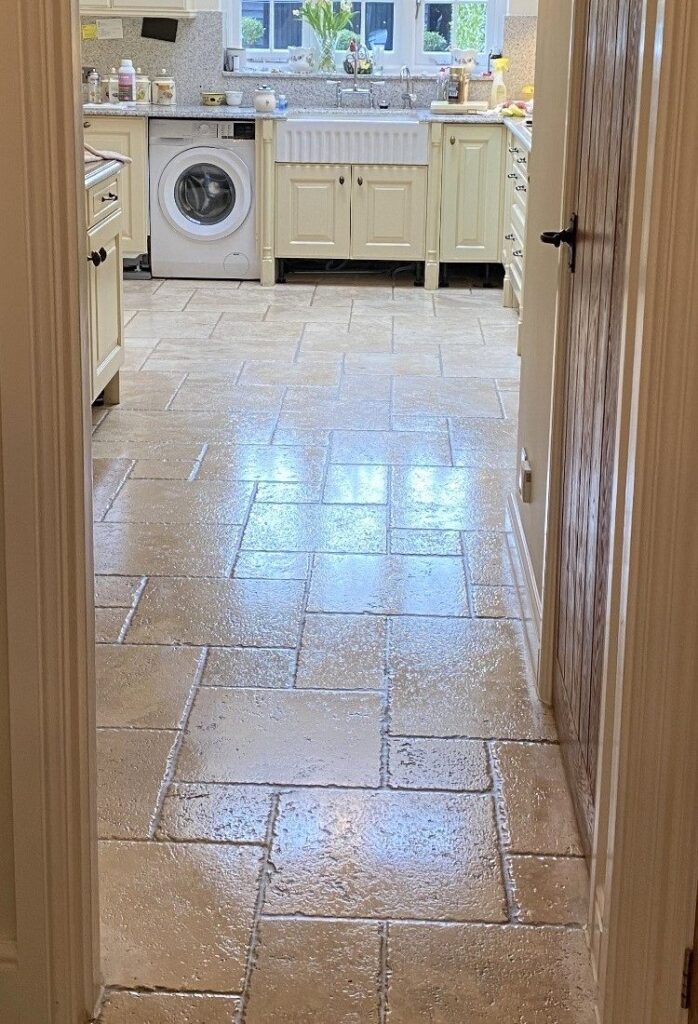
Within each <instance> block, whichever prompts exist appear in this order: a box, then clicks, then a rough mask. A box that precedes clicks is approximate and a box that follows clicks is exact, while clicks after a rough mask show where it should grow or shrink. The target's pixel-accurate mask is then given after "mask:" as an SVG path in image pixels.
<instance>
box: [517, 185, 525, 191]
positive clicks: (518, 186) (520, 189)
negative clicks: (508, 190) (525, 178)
mask: <svg viewBox="0 0 698 1024" xmlns="http://www.w3.org/2000/svg"><path fill="white" fill-rule="evenodd" d="M516 191H517V192H525V191H526V186H525V185H517V186H516Z"/></svg>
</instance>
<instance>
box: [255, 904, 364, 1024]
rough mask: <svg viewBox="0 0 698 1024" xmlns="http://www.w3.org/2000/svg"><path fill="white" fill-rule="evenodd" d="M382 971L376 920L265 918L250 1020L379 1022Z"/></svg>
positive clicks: (264, 1023)
mask: <svg viewBox="0 0 698 1024" xmlns="http://www.w3.org/2000/svg"><path fill="white" fill-rule="evenodd" d="M379 973H380V930H379V925H377V924H359V923H354V922H348V921H347V922H345V921H300V920H299V921H271V920H263V921H262V922H261V923H260V926H259V947H258V950H257V962H256V965H255V969H254V972H253V974H252V984H251V986H250V997H249V1003H248V1006H247V1013H246V1016H245V1020H246V1024H380V1021H381V1020H382V1018H381V1014H380V1009H379V1007H380V996H379V990H378V985H379Z"/></svg>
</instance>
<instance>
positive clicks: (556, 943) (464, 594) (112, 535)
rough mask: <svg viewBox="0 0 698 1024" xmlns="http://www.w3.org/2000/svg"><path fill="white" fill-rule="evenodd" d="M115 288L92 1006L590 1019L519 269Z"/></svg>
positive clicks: (179, 1019)
mask: <svg viewBox="0 0 698 1024" xmlns="http://www.w3.org/2000/svg"><path fill="white" fill-rule="evenodd" d="M125 292H126V304H127V308H128V310H129V313H128V324H127V329H126V330H127V342H126V344H127V366H126V369H125V371H124V372H123V381H122V395H123V401H122V403H121V405H120V406H119V407H118V408H112V409H105V408H96V409H95V410H94V424H95V429H94V438H93V444H94V448H93V454H94V484H95V505H94V508H95V564H96V570H97V577H96V597H97V610H96V615H97V639H98V647H97V672H98V725H99V737H98V750H99V833H100V871H101V885H102V918H103V923H102V928H103V933H102V934H103V968H104V975H105V981H106V985H107V989H106V997H105V1002H104V1007H103V1010H102V1016H101V1017H100V1021H101V1022H102V1024H386V1022H387V1021H388V1020H390V1022H391V1024H456V1022H459V1021H463V1022H465V1021H468V1022H469V1021H473V1022H474V1021H477V1022H478V1024H591V1022H592V1021H593V1019H594V1018H593V1013H592V1010H591V992H592V981H591V976H590V972H589V965H588V957H587V953H586V945H585V941H584V936H583V932H582V930H581V926H582V924H583V923H584V921H585V917H586V903H587V884H588V883H587V876H586V868H585V864H584V860H583V858H582V857H581V847H580V844H579V837H578V835H577V830H576V827H575V823H574V815H573V812H572V806H571V802H570V798H569V794H568V791H567V788H566V784H565V778H564V774H563V771H562V762H561V758H560V751H559V747H558V744H557V736H556V732H555V725H554V722H553V719H552V716H551V714H550V712H549V711H548V710H547V709H546V708H544V707H542V706H541V705H540V704H539V703H538V702H537V700H536V697H535V693H534V690H533V687H532V680H531V676H530V670H529V666H528V663H527V657H526V648H525V643H524V623H523V622H522V618H521V605H520V600H519V592H518V589H517V578H518V576H517V566H516V562H515V556H514V554H513V548H512V544H511V535H510V532H509V531H510V526H509V523H508V520H507V514H506V498H507V494H508V492H509V491H510V490H511V488H512V486H513V483H514V478H513V466H514V460H515V447H516V422H515V418H514V417H515V415H516V399H517V389H518V370H519V367H518V357H517V356H516V317H515V316H514V315H513V314H512V313H511V311H509V310H504V309H503V308H502V306H501V293H500V292H498V291H497V290H491V291H489V290H484V289H482V288H480V287H478V286H477V284H476V283H473V284H472V285H469V284H465V285H463V286H457V287H452V288H449V289H448V291H445V290H444V291H442V292H439V293H438V294H437V295H436V296H433V295H431V294H430V293H427V292H425V291H424V290H423V289H419V288H414V287H412V286H411V285H409V284H403V285H399V284H396V283H395V281H393V280H392V279H391V278H390V277H389V276H386V277H380V276H375V277H364V278H358V279H350V278H347V277H342V276H335V277H324V278H322V279H317V280H313V279H310V278H305V279H298V280H296V281H294V282H293V283H290V284H288V285H283V286H281V285H278V286H276V287H274V288H271V289H262V288H261V287H259V286H258V285H255V284H241V285H239V284H238V283H236V282H217V283H207V282H195V281H165V282H158V281H152V282H138V283H135V282H130V281H127V282H126V286H125Z"/></svg>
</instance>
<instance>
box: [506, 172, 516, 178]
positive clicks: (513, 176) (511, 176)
mask: <svg viewBox="0 0 698 1024" xmlns="http://www.w3.org/2000/svg"><path fill="white" fill-rule="evenodd" d="M507 178H518V174H517V173H516V171H512V173H511V174H507Z"/></svg>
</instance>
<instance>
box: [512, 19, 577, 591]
mask: <svg viewBox="0 0 698 1024" xmlns="http://www.w3.org/2000/svg"><path fill="white" fill-rule="evenodd" d="M512 2H513V0H512ZM518 2H523V0H518ZM572 8H573V0H540V8H539V15H538V49H537V55H536V80H535V87H536V93H535V114H534V129H533V152H532V153H531V158H530V162H529V170H530V175H531V188H530V190H529V204H528V220H527V228H526V235H527V237H526V294H525V303H524V318H523V327H522V334H521V350H522V351H521V400H520V410H519V449H520V448H525V449H526V451H527V452H528V457H529V460H530V462H531V465H532V467H533V500H532V502H531V503H530V504H526V505H524V504H523V503H522V502H521V501H520V499H519V497H518V495H517V496H516V501H517V504H518V509H519V515H520V517H521V523H522V527H523V531H524V535H525V541H526V546H527V547H528V552H529V556H530V562H531V565H532V568H533V572H534V575H535V579H536V583H537V587H538V594H539V596H542V590H543V555H544V546H545V522H546V504H547V502H546V499H547V493H546V491H547V486H546V485H547V477H548V465H549V461H550V413H551V404H552V383H553V352H554V341H555V321H556V305H557V283H558V267H559V260H560V258H561V257H560V255H559V254H558V251H557V250H555V249H553V248H552V247H550V246H544V245H543V244H542V243H541V242H540V234H541V232H542V231H549V230H554V229H556V228H558V227H561V226H562V225H563V224H565V223H566V222H567V218H568V212H567V211H565V210H563V208H562V203H563V189H564V182H563V174H564V159H565V157H564V144H565V134H566V117H567V115H566V108H567V89H568V81H569V52H570V39H571V32H572Z"/></svg>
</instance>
